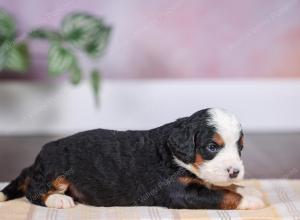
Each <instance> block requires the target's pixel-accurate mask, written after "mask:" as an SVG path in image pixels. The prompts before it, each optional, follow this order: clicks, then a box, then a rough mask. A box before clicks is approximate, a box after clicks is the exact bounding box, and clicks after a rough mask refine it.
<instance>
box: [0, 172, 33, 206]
mask: <svg viewBox="0 0 300 220" xmlns="http://www.w3.org/2000/svg"><path fill="white" fill-rule="evenodd" d="M30 171H31V167H28V168H25V169H24V170H22V172H21V174H20V175H19V176H18V177H17V178H16V179H14V180H13V181H11V182H10V183H9V184H8V185H7V186H6V187H4V189H3V190H2V191H1V192H0V202H4V201H7V200H11V199H16V198H20V197H22V196H24V194H25V191H26V189H27V186H28V184H29V181H30V177H29V176H30V175H29V174H30Z"/></svg>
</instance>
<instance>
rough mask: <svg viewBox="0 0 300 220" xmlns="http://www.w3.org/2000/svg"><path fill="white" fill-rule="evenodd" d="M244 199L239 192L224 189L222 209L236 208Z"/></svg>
mask: <svg viewBox="0 0 300 220" xmlns="http://www.w3.org/2000/svg"><path fill="white" fill-rule="evenodd" d="M241 200H242V196H241V195H240V194H238V193H235V192H232V191H227V190H224V196H223V200H222V202H221V204H220V208H221V209H236V208H237V207H238V206H239V204H240V202H241Z"/></svg>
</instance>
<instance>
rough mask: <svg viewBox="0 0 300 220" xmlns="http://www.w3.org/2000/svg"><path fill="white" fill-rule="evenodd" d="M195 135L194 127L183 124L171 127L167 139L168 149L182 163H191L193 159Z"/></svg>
mask: <svg viewBox="0 0 300 220" xmlns="http://www.w3.org/2000/svg"><path fill="white" fill-rule="evenodd" d="M195 135H196V128H194V127H193V126H188V125H184V123H182V124H181V125H179V126H178V127H175V128H173V130H172V131H171V134H170V136H169V139H168V146H169V149H170V150H171V151H172V153H173V154H174V156H175V157H177V158H178V159H179V160H181V161H182V162H184V163H187V164H188V163H193V162H194V160H195V152H196V146H195V140H194V139H195Z"/></svg>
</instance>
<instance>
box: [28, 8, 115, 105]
mask: <svg viewBox="0 0 300 220" xmlns="http://www.w3.org/2000/svg"><path fill="white" fill-rule="evenodd" d="M110 32H111V28H110V27H109V26H106V25H105V24H104V23H103V21H102V20H101V19H100V18H98V17H95V16H92V15H90V14H87V13H80V12H79V13H78V12H76V13H71V14H69V15H67V16H66V17H64V19H63V21H62V23H61V26H60V28H59V29H57V30H52V29H48V28H43V27H41V28H37V29H35V30H33V31H32V32H31V33H30V37H31V38H37V39H43V40H47V41H49V43H50V47H49V51H48V73H49V74H50V75H53V76H57V75H61V74H63V73H69V76H70V81H71V82H72V83H73V84H75V85H76V84H78V83H79V82H80V81H81V78H82V68H81V66H80V63H79V59H78V58H77V53H76V52H78V51H80V52H83V53H84V54H86V55H87V56H88V57H89V58H90V59H92V60H95V59H97V58H99V57H100V56H101V55H102V54H103V52H104V50H105V48H106V46H107V43H108V40H109V36H110ZM89 76H90V79H91V86H92V88H93V92H94V95H95V100H96V102H98V94H99V87H100V79H101V77H100V71H99V70H98V69H93V70H92V71H91V73H90V74H89Z"/></svg>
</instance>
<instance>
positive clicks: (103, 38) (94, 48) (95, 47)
mask: <svg viewBox="0 0 300 220" xmlns="http://www.w3.org/2000/svg"><path fill="white" fill-rule="evenodd" d="M110 32H111V28H110V27H104V28H102V29H101V31H99V33H98V36H97V37H96V38H95V40H94V41H91V42H90V43H88V44H87V45H86V46H85V51H86V53H87V54H88V55H90V56H91V57H99V56H100V55H102V54H103V52H104V50H105V49H106V46H107V44H108V41H109V37H110Z"/></svg>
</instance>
